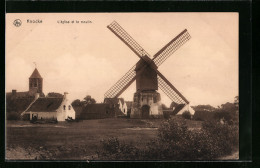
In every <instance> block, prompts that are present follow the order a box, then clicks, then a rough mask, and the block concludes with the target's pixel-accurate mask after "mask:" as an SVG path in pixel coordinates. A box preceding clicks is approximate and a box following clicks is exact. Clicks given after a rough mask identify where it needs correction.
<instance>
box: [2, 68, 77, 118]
mask: <svg viewBox="0 0 260 168" xmlns="http://www.w3.org/2000/svg"><path fill="white" fill-rule="evenodd" d="M8 113H17V114H19V115H20V116H21V118H22V119H25V120H50V119H51V120H57V121H65V119H67V118H68V117H70V118H72V119H75V111H74V109H73V107H72V105H71V101H70V100H69V98H68V93H67V92H65V93H64V95H63V96H61V97H50V96H47V97H45V95H44V93H43V78H42V76H41V75H40V73H39V71H38V69H37V68H35V69H34V71H33V73H32V74H31V76H30V77H29V91H25V92H17V91H16V90H14V89H13V90H12V92H7V93H6V114H7V115H8Z"/></svg>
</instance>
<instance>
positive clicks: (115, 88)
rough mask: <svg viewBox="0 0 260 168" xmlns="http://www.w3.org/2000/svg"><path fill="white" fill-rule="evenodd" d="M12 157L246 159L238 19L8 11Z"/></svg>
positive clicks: (227, 15)
mask: <svg viewBox="0 0 260 168" xmlns="http://www.w3.org/2000/svg"><path fill="white" fill-rule="evenodd" d="M5 49H6V54H5V94H6V97H5V107H6V108H5V109H6V111H5V116H6V118H5V121H6V122H5V130H6V132H5V159H6V160H7V161H223V160H224V161H230V160H231V161H237V160H239V66H238V65H239V13H238V12H131V13H127V12H124V13H123V12H122V13H120V12H118V13H113V12H106V13H105V12H104V13H102V12H97V13H7V14H6V47H5Z"/></svg>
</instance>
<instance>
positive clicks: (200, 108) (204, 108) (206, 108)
mask: <svg viewBox="0 0 260 168" xmlns="http://www.w3.org/2000/svg"><path fill="white" fill-rule="evenodd" d="M192 108H193V109H194V110H195V111H215V110H216V108H215V107H213V106H211V105H209V104H208V105H197V106H192Z"/></svg>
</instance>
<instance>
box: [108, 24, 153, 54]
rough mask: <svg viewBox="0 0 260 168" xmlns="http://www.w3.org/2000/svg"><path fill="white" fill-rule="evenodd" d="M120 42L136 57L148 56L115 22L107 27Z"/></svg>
mask: <svg viewBox="0 0 260 168" xmlns="http://www.w3.org/2000/svg"><path fill="white" fill-rule="evenodd" d="M107 28H108V29H109V30H111V31H112V32H113V33H114V34H115V35H116V36H117V37H118V38H119V39H120V40H121V41H123V42H124V43H125V44H126V45H127V46H128V47H129V48H130V49H131V50H132V51H133V52H134V53H135V54H136V55H137V56H138V57H140V58H141V57H142V56H144V55H147V56H148V57H150V55H149V54H148V53H147V52H146V51H145V50H144V49H143V48H142V47H141V46H140V45H139V44H138V43H137V42H136V41H135V40H134V39H133V38H132V37H131V36H130V35H129V34H128V33H127V32H126V31H125V30H124V29H123V28H122V27H121V26H120V25H119V24H118V23H117V22H116V21H113V22H112V23H111V24H110V25H108V26H107Z"/></svg>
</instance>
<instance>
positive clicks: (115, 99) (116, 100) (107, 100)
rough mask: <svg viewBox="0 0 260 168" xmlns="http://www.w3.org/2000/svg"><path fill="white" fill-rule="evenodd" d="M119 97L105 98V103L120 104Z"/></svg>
mask: <svg viewBox="0 0 260 168" xmlns="http://www.w3.org/2000/svg"><path fill="white" fill-rule="evenodd" d="M118 100H119V99H118V98H105V100H104V103H108V104H118V103H119V102H118Z"/></svg>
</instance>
